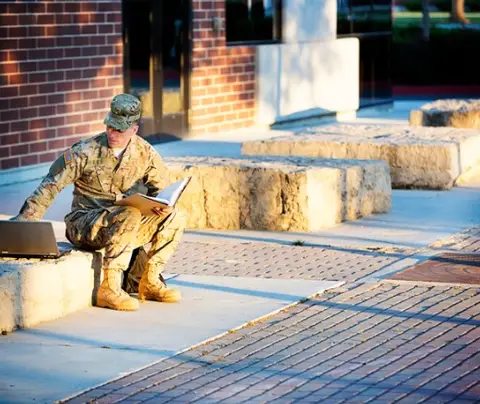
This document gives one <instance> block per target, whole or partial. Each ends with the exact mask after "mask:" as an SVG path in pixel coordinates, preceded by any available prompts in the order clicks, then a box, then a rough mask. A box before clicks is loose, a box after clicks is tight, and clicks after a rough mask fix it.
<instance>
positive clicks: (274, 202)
mask: <svg viewBox="0 0 480 404" xmlns="http://www.w3.org/2000/svg"><path fill="white" fill-rule="evenodd" d="M165 163H166V165H167V166H168V168H169V170H170V172H171V173H172V178H171V180H172V181H175V180H178V179H180V178H183V177H185V176H187V175H191V176H192V181H191V183H190V185H189V187H188V188H187V189H186V191H185V193H184V194H183V195H182V197H181V199H180V201H179V208H180V209H181V210H184V211H185V212H186V213H187V217H188V223H187V227H188V228H190V229H204V228H209V229H223V230H236V229H254V230H271V231H316V230H320V229H324V228H327V227H331V226H333V225H335V224H337V223H340V222H342V221H345V220H355V219H358V218H360V217H363V216H367V215H370V214H372V213H382V212H388V211H389V210H390V209H391V183H390V173H389V168H388V165H387V164H385V163H384V162H380V161H351V160H331V159H315V158H302V157H281V156H280V157H268V156H266V157H256V158H254V159H246V158H245V159H227V158H200V157H190V158H166V159H165Z"/></svg>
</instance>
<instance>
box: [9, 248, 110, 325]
mask: <svg viewBox="0 0 480 404" xmlns="http://www.w3.org/2000/svg"><path fill="white" fill-rule="evenodd" d="M100 268H101V255H100V254H97V253H88V252H84V251H78V250H71V251H69V252H66V253H65V254H64V255H63V256H62V257H61V258H59V259H14V258H2V259H0V307H1V310H0V330H4V331H12V330H14V329H16V328H24V327H32V326H34V325H36V324H39V323H41V322H44V321H49V320H54V319H57V318H60V317H63V316H65V315H67V314H70V313H73V312H75V311H78V310H80V309H83V308H85V307H88V306H90V305H91V304H92V293H93V292H94V290H96V289H97V287H98V286H99V285H100V278H101V270H100Z"/></svg>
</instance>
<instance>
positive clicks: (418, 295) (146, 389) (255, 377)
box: [69, 231, 480, 403]
mask: <svg viewBox="0 0 480 404" xmlns="http://www.w3.org/2000/svg"><path fill="white" fill-rule="evenodd" d="M479 240H480V232H478V231H477V232H473V233H470V234H467V235H463V236H461V235H460V236H458V237H456V238H455V241H454V242H453V243H450V244H449V249H450V250H451V251H455V250H457V251H458V250H461V249H462V248H464V247H467V249H468V246H469V245H472V243H478V241H479ZM426 252H427V250H424V251H423V253H426ZM432 252H433V250H430V253H432ZM418 253H419V251H417V252H413V251H409V252H395V251H394V252H378V251H376V252H375V251H341V250H338V249H325V248H318V247H300V246H279V245H274V246H271V245H267V244H263V245H256V244H245V245H198V244H196V243H186V244H183V245H182V248H181V249H180V250H179V251H178V253H177V254H176V255H175V258H174V260H173V261H172V263H171V265H172V267H175V268H176V269H177V270H178V269H180V268H183V271H184V272H185V273H202V274H206V273H208V274H210V275H219V276H221V275H231V276H238V275H241V276H262V277H265V276H269V277H280V278H296V277H301V278H309V279H328V280H333V279H344V280H346V281H347V283H346V284H345V285H344V286H342V287H340V288H337V289H333V290H330V291H328V292H327V293H325V294H323V295H320V296H318V297H316V298H314V299H311V300H308V301H305V302H302V303H300V304H298V305H296V306H295V307H293V308H290V309H288V310H285V311H283V312H282V313H280V314H278V315H275V316H273V317H270V318H268V319H266V320H264V321H260V322H257V323H255V324H251V325H250V326H248V327H245V328H243V329H241V330H239V331H237V332H234V333H230V334H228V335H226V336H223V337H221V338H219V339H217V340H215V341H213V342H211V343H208V344H205V345H202V346H199V347H196V348H194V349H191V350H189V351H187V352H184V353H182V354H180V355H177V356H175V357H173V358H170V359H167V360H165V361H162V362H158V363H156V364H153V365H151V366H149V367H147V368H144V369H143V370H140V371H138V372H135V373H132V374H130V375H128V376H126V377H123V378H121V379H118V380H115V381H113V382H111V383H107V384H105V385H103V386H101V387H99V388H97V389H94V390H91V391H89V392H87V393H85V394H84V395H81V396H78V397H76V398H74V399H72V400H71V401H69V402H71V403H75V402H86V401H88V400H93V401H92V402H94V403H112V402H122V403H134V402H135V403H136V402H148V403H164V402H169V403H187V402H188V403H192V402H195V403H196V402H198V403H217V402H224V403H242V402H247V401H248V402H278V403H289V402H300V403H318V402H326V403H340V402H348V403H353V402H362V403H363V402H375V403H377V402H378V403H393V402H401V403H403V402H405V403H414V402H415V403H417V402H429V403H447V402H454V403H469V402H471V403H474V402H480V369H479V368H480V291H479V289H478V287H455V286H450V285H448V284H445V285H430V284H428V283H421V282H420V283H415V282H412V283H408V284H405V283H402V284H396V283H394V282H383V281H375V280H374V277H373V278H371V279H370V280H363V281H362V280H361V279H365V277H366V276H367V275H375V274H376V273H377V274H378V273H380V272H385V269H388V268H393V265H394V264H395V263H396V262H401V261H402V260H406V259H409V257H412V256H415V254H418ZM198 262H202V263H203V262H204V265H199V264H198ZM195 263H197V264H195ZM189 265H190V266H189Z"/></svg>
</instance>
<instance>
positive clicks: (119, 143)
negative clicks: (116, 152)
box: [107, 125, 138, 148]
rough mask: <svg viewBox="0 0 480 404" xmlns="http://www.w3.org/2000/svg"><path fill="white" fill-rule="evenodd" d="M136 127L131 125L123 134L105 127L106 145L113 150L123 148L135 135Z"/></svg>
mask: <svg viewBox="0 0 480 404" xmlns="http://www.w3.org/2000/svg"><path fill="white" fill-rule="evenodd" d="M137 131H138V125H133V126H131V127H130V128H128V129H127V130H126V131H124V132H120V131H119V130H117V129H115V128H111V127H109V126H107V139H108V145H109V146H110V147H114V148H124V147H126V146H127V144H128V142H129V141H130V139H131V138H132V137H133V136H135V135H136V134H137Z"/></svg>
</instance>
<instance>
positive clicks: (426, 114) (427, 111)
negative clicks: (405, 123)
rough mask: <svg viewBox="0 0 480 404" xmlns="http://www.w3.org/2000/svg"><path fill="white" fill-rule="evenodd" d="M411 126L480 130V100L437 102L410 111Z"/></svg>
mask: <svg viewBox="0 0 480 404" xmlns="http://www.w3.org/2000/svg"><path fill="white" fill-rule="evenodd" d="M410 125H413V126H437V127H438V126H450V127H452V128H472V129H480V100H449V99H446V100H437V101H435V102H432V103H428V104H425V105H423V106H422V107H420V109H416V110H412V111H410Z"/></svg>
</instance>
